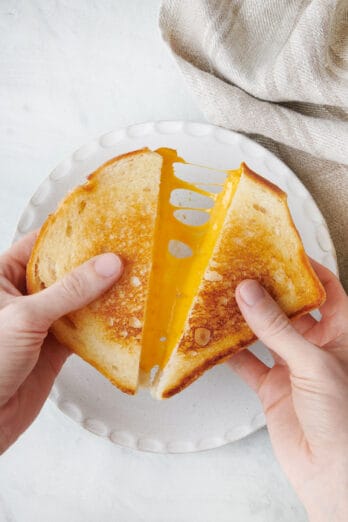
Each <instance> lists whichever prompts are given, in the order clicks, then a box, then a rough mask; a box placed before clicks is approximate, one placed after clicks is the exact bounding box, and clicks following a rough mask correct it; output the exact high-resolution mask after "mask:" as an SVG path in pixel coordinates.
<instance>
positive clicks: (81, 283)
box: [60, 272, 86, 301]
mask: <svg viewBox="0 0 348 522" xmlns="http://www.w3.org/2000/svg"><path fill="white" fill-rule="evenodd" d="M60 284H61V287H62V289H63V292H64V294H65V296H66V298H68V299H70V300H71V301H76V300H83V299H84V297H85V295H86V281H85V279H84V277H83V276H82V274H79V273H77V272H71V273H70V274H69V275H68V276H66V277H64V278H63V279H62V280H61V282H60Z"/></svg>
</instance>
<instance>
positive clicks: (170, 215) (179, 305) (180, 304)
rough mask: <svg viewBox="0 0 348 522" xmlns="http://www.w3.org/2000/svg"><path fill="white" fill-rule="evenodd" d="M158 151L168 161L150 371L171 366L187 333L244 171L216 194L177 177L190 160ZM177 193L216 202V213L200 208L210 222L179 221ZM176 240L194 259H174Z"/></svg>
mask: <svg viewBox="0 0 348 522" xmlns="http://www.w3.org/2000/svg"><path fill="white" fill-rule="evenodd" d="M156 152H157V153H158V154H160V155H161V156H162V158H163V163H162V173H161V184H160V195H159V204H158V213H157V218H156V229H155V240H154V251H153V266H152V272H151V275H150V286H149V294H148V299H147V307H146V310H145V321H144V329H143V342H142V352H141V362H140V367H141V370H143V372H145V373H148V372H150V370H151V369H152V368H153V367H154V366H156V365H159V366H160V367H163V366H164V365H165V364H166V362H167V361H168V359H169V357H170V354H171V352H172V351H173V349H174V348H175V346H176V344H177V342H178V340H179V338H180V335H181V334H182V331H183V328H184V325H185V321H186V318H187V316H188V314H189V310H190V308H191V305H192V301H193V299H194V297H195V296H196V294H197V291H198V288H199V285H200V283H201V280H202V278H203V275H204V273H205V271H206V268H207V266H208V264H209V260H210V258H211V255H212V251H213V248H214V245H215V243H216V240H217V238H218V236H219V234H220V231H221V229H222V226H223V223H224V220H225V216H226V212H227V209H228V207H229V205H230V203H231V201H232V198H233V195H234V193H235V191H236V189H237V185H238V182H239V178H240V171H239V170H237V171H226V174H227V177H226V181H225V183H224V185H223V190H222V191H221V192H220V193H219V194H212V193H210V192H207V191H205V190H203V189H200V188H198V187H197V186H196V185H193V184H191V183H188V182H186V181H183V180H180V179H178V178H177V177H176V176H175V172H174V163H178V162H180V163H186V162H185V161H184V160H183V159H182V158H179V157H178V156H177V154H176V152H175V151H174V150H171V149H165V148H162V149H158V150H157V151H156ZM175 189H186V190H190V191H193V192H195V193H197V194H201V195H203V196H208V197H210V198H212V199H213V200H214V206H213V207H212V208H211V209H200V210H202V211H204V212H207V213H209V215H210V218H209V220H208V221H207V222H206V223H205V224H203V225H198V226H193V225H188V224H185V223H182V222H180V221H178V220H177V219H176V218H175V216H174V212H175V210H177V209H178V208H179V207H176V206H174V205H172V204H171V202H170V196H171V193H172V191H173V190H175ZM182 208H183V207H180V209H182ZM171 240H176V241H180V242H182V243H185V244H186V245H188V246H189V247H190V248H191V250H192V252H193V255H192V256H191V257H184V258H178V257H175V256H173V255H172V254H171V253H170V252H169V250H168V245H169V241H171Z"/></svg>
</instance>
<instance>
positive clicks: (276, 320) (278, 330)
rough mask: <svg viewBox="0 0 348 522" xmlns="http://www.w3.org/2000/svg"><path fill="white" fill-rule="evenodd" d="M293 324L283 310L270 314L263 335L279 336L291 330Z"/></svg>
mask: <svg viewBox="0 0 348 522" xmlns="http://www.w3.org/2000/svg"><path fill="white" fill-rule="evenodd" d="M291 328H292V327H291V324H290V321H289V319H288V318H287V316H286V315H285V314H283V313H281V312H273V313H272V314H270V315H269V316H268V317H267V319H266V321H265V326H264V329H263V330H264V331H263V335H264V336H265V337H266V336H267V337H278V336H279V335H281V334H284V333H286V332H287V331H290V330H291Z"/></svg>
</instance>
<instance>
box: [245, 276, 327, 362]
mask: <svg viewBox="0 0 348 522" xmlns="http://www.w3.org/2000/svg"><path fill="white" fill-rule="evenodd" d="M236 300H237V303H238V306H239V308H240V310H241V312H242V314H243V316H244V319H245V320H246V322H247V323H248V325H249V326H250V328H251V329H252V330H253V332H254V333H255V334H256V335H257V337H258V338H259V339H260V340H261V341H263V342H264V343H265V344H266V345H267V346H268V347H269V348H270V349H271V350H273V351H274V352H275V353H276V354H277V355H279V356H280V357H281V358H282V359H283V360H284V361H285V362H286V364H287V365H288V366H289V368H290V370H291V371H296V370H299V369H302V370H303V369H304V368H305V367H307V366H308V364H309V365H310V364H311V363H313V357H314V356H315V355H319V352H320V350H319V349H318V348H317V347H316V346H314V345H313V344H311V343H310V342H308V341H307V340H306V339H304V338H303V337H302V336H301V335H300V334H299V333H298V332H297V331H296V330H295V328H293V326H292V324H291V322H290V321H289V318H288V317H287V316H286V315H285V313H284V312H283V311H282V310H281V309H280V307H279V306H278V305H277V303H276V302H275V301H274V300H273V299H272V297H271V296H270V295H269V294H268V293H267V292H266V290H265V289H264V288H263V287H262V286H261V285H260V284H259V283H258V282H257V281H255V280H252V279H247V280H245V281H243V282H242V283H240V284H239V285H238V287H237V289H236Z"/></svg>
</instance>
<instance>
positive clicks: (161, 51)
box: [0, 0, 306, 522]
mask: <svg viewBox="0 0 348 522" xmlns="http://www.w3.org/2000/svg"><path fill="white" fill-rule="evenodd" d="M159 4H160V2H159V0H113V1H112V0H100V1H97V0H74V1H68V0H60V1H53V0H29V1H28V0H1V1H0V250H4V249H5V248H6V247H7V246H8V245H9V244H10V242H11V238H12V236H13V233H14V230H15V227H16V223H17V220H18V217H19V215H20V213H21V210H22V208H23V207H24V206H25V204H26V202H27V200H28V199H29V198H30V196H31V195H32V193H33V192H34V190H35V188H36V187H37V185H38V184H39V183H40V182H41V181H42V180H43V179H44V178H45V177H46V176H47V174H48V173H49V172H50V171H51V170H52V169H53V168H54V167H55V166H56V165H57V163H59V162H60V161H61V160H62V159H64V158H65V157H66V156H68V155H70V154H71V153H72V152H73V151H74V150H75V149H77V148H79V147H80V146H81V145H83V144H84V143H87V142H88V141H90V140H91V139H93V138H95V137H97V136H99V135H100V134H103V133H105V132H108V131H110V130H113V129H116V128H118V127H123V126H125V125H129V124H132V123H136V122H140V121H146V120H159V119H168V120H170V119H179V120H184V119H189V120H197V121H200V120H201V121H202V120H203V116H202V114H201V113H200V111H199V110H198V109H197V108H196V107H195V104H194V100H193V99H192V97H191V95H190V92H189V91H188V89H187V87H186V85H185V84H184V81H183V79H182V78H181V76H180V73H179V71H178V69H177V68H176V66H175V64H174V62H173V60H172V59H171V57H170V55H169V53H168V52H167V49H166V48H165V46H164V44H163V43H162V40H161V38H160V34H159V31H158V27H157V15H158V9H159ZM104 520H110V521H114V520H115V521H116V520H117V521H121V522H133V521H134V522H137V521H146V522H157V521H158V522H163V521H165V522H186V521H187V522H188V521H190V522H191V521H193V522H212V521H214V522H223V521H234V522H280V521H282V522H302V521H304V520H306V517H305V514H304V510H303V508H302V506H301V505H300V503H299V501H298V500H297V498H296V496H295V494H294V493H293V492H292V490H291V488H290V486H289V485H288V483H287V481H286V479H285V478H284V476H283V474H282V472H281V470H280V468H279V466H278V464H277V462H276V461H275V459H274V456H273V453H272V450H271V446H270V443H269V439H268V435H267V432H266V430H261V431H259V432H258V433H256V434H254V435H253V436H251V437H248V438H247V439H245V440H243V441H240V442H237V443H234V444H230V445H228V446H225V447H223V448H220V449H217V450H211V451H207V452H201V453H196V454H191V455H190V454H188V455H153V454H146V453H140V452H136V451H132V450H128V449H125V448H120V447H117V446H114V445H112V444H111V443H110V442H109V441H107V440H104V439H99V438H98V437H96V436H95V435H92V434H90V433H89V432H87V431H84V430H83V429H82V428H81V427H80V426H78V425H76V424H74V423H73V422H72V421H71V420H70V419H68V418H66V417H65V416H64V415H63V414H62V413H61V412H59V410H57V409H56V408H55V406H54V405H53V404H51V403H50V402H48V403H47V404H46V406H45V407H44V409H43V410H42V412H41V414H40V416H39V418H38V419H37V420H36V422H35V423H34V424H33V425H32V427H31V428H30V429H29V430H28V431H27V432H26V433H25V434H24V435H23V436H22V437H21V439H20V440H19V441H18V442H17V444H16V445H15V446H13V447H12V448H11V449H10V450H9V451H8V452H7V453H6V454H5V455H3V456H2V457H1V458H0V522H9V521H15V522H41V521H45V522H58V521H64V522H65V521H67V522H80V521H81V522H100V521H104Z"/></svg>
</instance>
